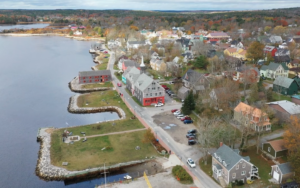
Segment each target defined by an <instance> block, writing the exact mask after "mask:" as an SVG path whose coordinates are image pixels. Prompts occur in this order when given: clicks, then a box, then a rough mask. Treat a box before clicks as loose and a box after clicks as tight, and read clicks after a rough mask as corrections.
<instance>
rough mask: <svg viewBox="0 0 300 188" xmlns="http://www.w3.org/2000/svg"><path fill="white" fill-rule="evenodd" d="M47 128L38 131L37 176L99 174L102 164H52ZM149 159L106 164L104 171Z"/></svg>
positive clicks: (49, 178) (57, 178)
mask: <svg viewBox="0 0 300 188" xmlns="http://www.w3.org/2000/svg"><path fill="white" fill-rule="evenodd" d="M47 129H54V128H41V129H39V131H38V140H39V142H40V151H39V153H38V161H37V166H36V170H35V172H36V175H37V176H39V177H40V178H42V179H44V180H47V181H53V180H54V181H61V180H79V179H86V178H91V177H96V176H97V175H99V173H101V172H103V171H104V167H103V166H101V167H98V168H90V169H85V170H81V171H69V170H66V169H64V168H61V167H57V166H54V165H52V164H51V158H50V147H51V133H48V132H47V131H46V130H47ZM149 160H153V158H150V159H144V160H136V161H130V162H125V163H119V164H115V165H111V166H107V167H106V168H105V171H106V172H107V171H109V172H113V171H118V170H120V169H121V168H124V167H129V166H134V165H138V164H142V163H144V162H147V161H149Z"/></svg>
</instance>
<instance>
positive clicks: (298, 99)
mask: <svg viewBox="0 0 300 188" xmlns="http://www.w3.org/2000/svg"><path fill="white" fill-rule="evenodd" d="M292 102H293V103H295V104H297V105H300V95H292Z"/></svg>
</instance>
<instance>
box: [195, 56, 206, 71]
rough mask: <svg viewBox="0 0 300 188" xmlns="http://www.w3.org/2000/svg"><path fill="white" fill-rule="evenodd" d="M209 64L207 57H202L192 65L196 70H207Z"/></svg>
mask: <svg viewBox="0 0 300 188" xmlns="http://www.w3.org/2000/svg"><path fill="white" fill-rule="evenodd" d="M208 63H209V62H208V60H207V58H206V56H204V55H200V56H198V57H197V58H196V59H195V60H194V61H192V64H193V65H194V66H195V67H196V68H200V69H206V67H207V65H208Z"/></svg>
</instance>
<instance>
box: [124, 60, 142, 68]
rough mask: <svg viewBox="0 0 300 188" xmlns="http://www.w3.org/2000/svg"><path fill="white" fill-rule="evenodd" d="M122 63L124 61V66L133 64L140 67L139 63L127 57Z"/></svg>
mask: <svg viewBox="0 0 300 188" xmlns="http://www.w3.org/2000/svg"><path fill="white" fill-rule="evenodd" d="M123 63H124V66H125V67H129V66H132V67H133V66H135V67H140V65H139V64H137V63H136V62H135V61H132V60H128V59H124V61H123Z"/></svg>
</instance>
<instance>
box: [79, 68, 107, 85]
mask: <svg viewBox="0 0 300 188" xmlns="http://www.w3.org/2000/svg"><path fill="white" fill-rule="evenodd" d="M78 78H79V84H90V83H99V82H109V81H111V72H110V70H98V71H83V72H79V75H78Z"/></svg>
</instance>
